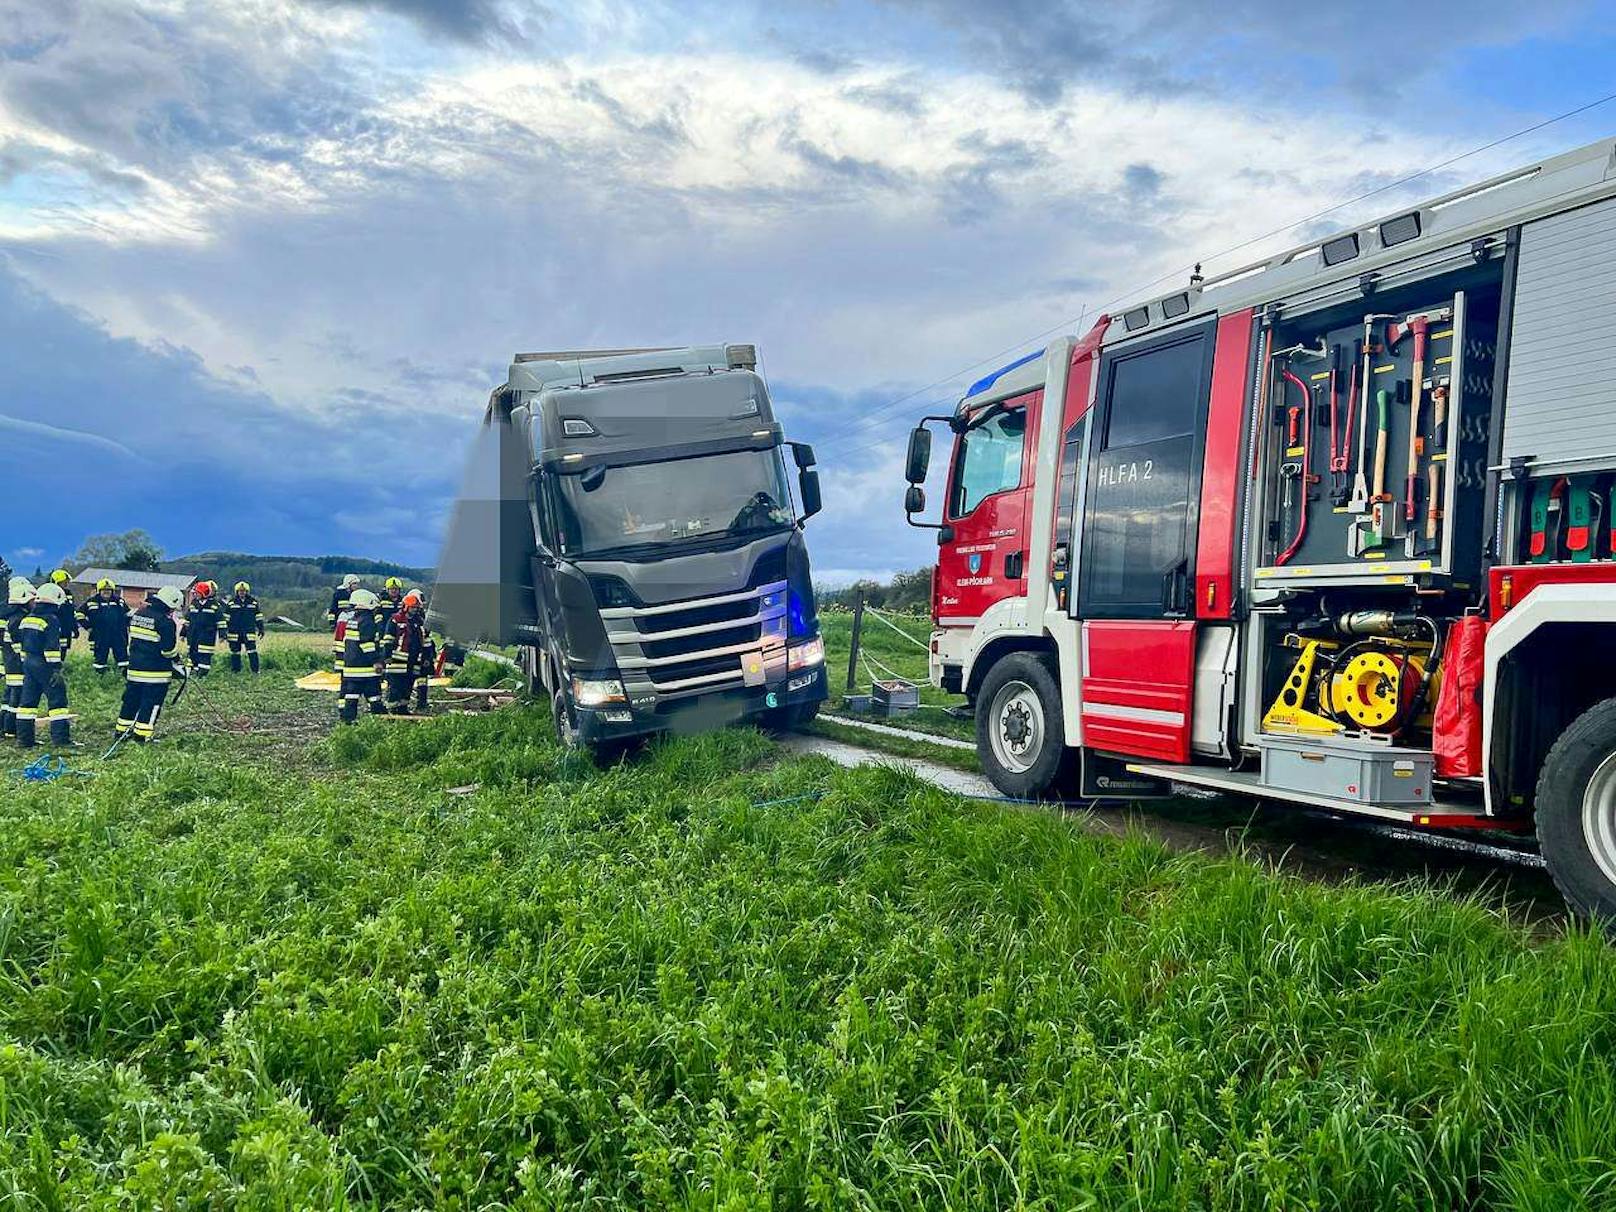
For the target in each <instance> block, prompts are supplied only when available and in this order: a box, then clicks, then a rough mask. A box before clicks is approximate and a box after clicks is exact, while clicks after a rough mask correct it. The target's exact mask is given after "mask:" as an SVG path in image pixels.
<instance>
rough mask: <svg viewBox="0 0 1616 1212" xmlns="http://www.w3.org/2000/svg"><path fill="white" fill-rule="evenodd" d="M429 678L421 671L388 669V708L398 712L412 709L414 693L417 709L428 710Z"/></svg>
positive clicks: (401, 712)
mask: <svg viewBox="0 0 1616 1212" xmlns="http://www.w3.org/2000/svg"><path fill="white" fill-rule="evenodd" d="M426 692H427V679H426V678H425V676H423V675H422V674H419V673H412V672H410V671H408V670H403V669H389V670H388V671H387V709H388V710H389V711H392V712H396V713H398V714H401V715H402V714H404V713H405V712H407V711H409V710H410V699H411V696H412V694H413V697H414V699H415V709H416V710H417V711H425V710H426Z"/></svg>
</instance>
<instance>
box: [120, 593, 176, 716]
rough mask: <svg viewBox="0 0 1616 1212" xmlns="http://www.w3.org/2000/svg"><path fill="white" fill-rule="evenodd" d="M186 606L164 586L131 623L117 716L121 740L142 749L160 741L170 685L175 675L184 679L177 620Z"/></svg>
mask: <svg viewBox="0 0 1616 1212" xmlns="http://www.w3.org/2000/svg"><path fill="white" fill-rule="evenodd" d="M184 605H185V598H184V597H183V596H182V595H181V594H180V591H179V590H178V589H175V588H174V587H173V586H172V585H164V586H163V587H162V588H161V589H154V590H152V591H151V592H150V593H149V594H147V595H146V604H145V606H143V607H141V608H140V609H139V610H138V611H136V612H135V614H134V617H133V618H132V619H130V621H129V674H128V681H127V685H125V686H124V688H123V707H122V708H121V709H120V710H119V712H118V727H117V733H118V736H119V737H120V738H121V737H132V738H133V739H134V741H135V743H136V744H139V745H146V744H150V743H151V742H152V741H154V740H156V739H157V717H158V716H159V715H161V714H162V711H163V701H164V700H165V699H167V698H168V685H169V683H170V682H171V681H173V679H174V675H175V674H176V673H178V674H179V675H180V676H181V677H184V676H185V666H184V664H183V663H181V661H180V628H179V623H178V622H177V621H176V619H175V615H176V613H177V612H178V611H179V610H180V608H181V607H183V606H184Z"/></svg>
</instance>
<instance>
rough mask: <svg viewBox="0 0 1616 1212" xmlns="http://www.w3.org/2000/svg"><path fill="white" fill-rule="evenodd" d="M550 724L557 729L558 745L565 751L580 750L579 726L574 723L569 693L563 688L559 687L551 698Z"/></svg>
mask: <svg viewBox="0 0 1616 1212" xmlns="http://www.w3.org/2000/svg"><path fill="white" fill-rule="evenodd" d="M550 722H551V724H552V725H554V727H555V738H556V743H557V744H558V745H560V746H561V747H562V748H563V749H576V748H578V745H579V739H578V726H577V724H575V723H574V722H573V718H572V704H571V703H569V702H567V692H566V689H565V688H563V687H559V686H558V687H557V688H556V692H555V693H554V694H552V695H551V696H550Z"/></svg>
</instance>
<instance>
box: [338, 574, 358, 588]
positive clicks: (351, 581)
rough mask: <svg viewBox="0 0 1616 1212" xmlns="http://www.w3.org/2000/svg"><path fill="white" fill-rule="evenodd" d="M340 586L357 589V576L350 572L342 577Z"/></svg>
mask: <svg viewBox="0 0 1616 1212" xmlns="http://www.w3.org/2000/svg"><path fill="white" fill-rule="evenodd" d="M342 587H343V588H344V589H358V588H359V578H358V577H357V576H355V575H354V574H353V573H351V572H350V573H349V574H348V575H347V576H345V577H343V578H342Z"/></svg>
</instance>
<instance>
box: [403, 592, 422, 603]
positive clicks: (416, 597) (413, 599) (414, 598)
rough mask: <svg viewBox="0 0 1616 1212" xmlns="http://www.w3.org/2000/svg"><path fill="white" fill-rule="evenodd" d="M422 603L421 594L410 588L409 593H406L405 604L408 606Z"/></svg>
mask: <svg viewBox="0 0 1616 1212" xmlns="http://www.w3.org/2000/svg"><path fill="white" fill-rule="evenodd" d="M420 604H421V595H420V594H418V593H416V592H415V591H414V590H413V589H412V590H410V592H409V593H406V594H405V595H404V605H406V606H419V605H420Z"/></svg>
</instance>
